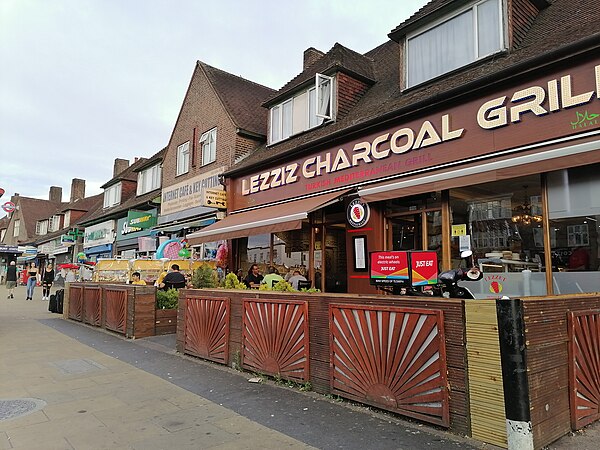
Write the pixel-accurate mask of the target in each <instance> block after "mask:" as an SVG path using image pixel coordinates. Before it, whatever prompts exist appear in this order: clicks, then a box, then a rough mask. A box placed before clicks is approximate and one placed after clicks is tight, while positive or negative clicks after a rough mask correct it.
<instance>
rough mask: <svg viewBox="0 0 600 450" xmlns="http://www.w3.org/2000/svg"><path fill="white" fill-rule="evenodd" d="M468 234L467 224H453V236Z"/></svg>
mask: <svg viewBox="0 0 600 450" xmlns="http://www.w3.org/2000/svg"><path fill="white" fill-rule="evenodd" d="M466 234H467V224H465V223H463V224H461V225H452V236H465V235H466Z"/></svg>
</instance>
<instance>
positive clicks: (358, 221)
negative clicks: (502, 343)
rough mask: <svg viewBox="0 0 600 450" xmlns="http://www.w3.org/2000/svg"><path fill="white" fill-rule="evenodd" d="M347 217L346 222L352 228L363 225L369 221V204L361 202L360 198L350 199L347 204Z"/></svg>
mask: <svg viewBox="0 0 600 450" xmlns="http://www.w3.org/2000/svg"><path fill="white" fill-rule="evenodd" d="M346 215H347V217H348V223H349V224H350V225H352V226H353V227H354V228H360V227H364V226H365V224H366V223H367V222H368V221H369V215H370V210H369V205H367V204H366V203H363V202H362V201H361V200H360V199H358V198H357V199H355V200H352V201H351V202H350V203H349V204H348V210H347V211H346Z"/></svg>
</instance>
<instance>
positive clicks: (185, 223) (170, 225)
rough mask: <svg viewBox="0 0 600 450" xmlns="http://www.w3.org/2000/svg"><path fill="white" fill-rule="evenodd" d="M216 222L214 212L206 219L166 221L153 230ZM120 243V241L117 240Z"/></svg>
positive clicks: (178, 228)
mask: <svg viewBox="0 0 600 450" xmlns="http://www.w3.org/2000/svg"><path fill="white" fill-rule="evenodd" d="M213 223H215V216H214V214H213V215H212V216H211V217H209V218H206V219H200V220H199V219H192V220H187V221H185V220H182V221H181V222H175V223H173V222H171V223H165V224H162V225H155V226H154V227H152V231H164V232H166V233H174V232H176V231H180V230H183V229H184V228H198V227H205V226H208V225H211V224H213ZM117 244H118V242H117Z"/></svg>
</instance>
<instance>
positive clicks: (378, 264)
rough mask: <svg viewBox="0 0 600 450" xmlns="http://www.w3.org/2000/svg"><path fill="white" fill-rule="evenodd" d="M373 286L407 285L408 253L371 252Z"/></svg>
mask: <svg viewBox="0 0 600 450" xmlns="http://www.w3.org/2000/svg"><path fill="white" fill-rule="evenodd" d="M370 260H371V264H370V268H371V273H370V279H371V284H407V283H408V282H409V273H408V253H407V252H398V251H393V252H371V254H370Z"/></svg>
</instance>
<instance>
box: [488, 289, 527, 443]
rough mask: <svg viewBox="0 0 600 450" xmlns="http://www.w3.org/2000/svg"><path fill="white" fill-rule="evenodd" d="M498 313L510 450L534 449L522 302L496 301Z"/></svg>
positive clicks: (516, 300) (507, 435)
mask: <svg viewBox="0 0 600 450" xmlns="http://www.w3.org/2000/svg"><path fill="white" fill-rule="evenodd" d="M496 314H497V316H498V337H499V340H500V359H501V363H502V379H503V380H502V381H503V388H504V411H505V413H506V437H507V440H508V450H534V446H533V432H532V428H531V414H530V411H529V383H528V381H527V355H526V352H525V327H524V325H523V305H522V302H521V300H519V299H509V298H502V299H498V300H496Z"/></svg>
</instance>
